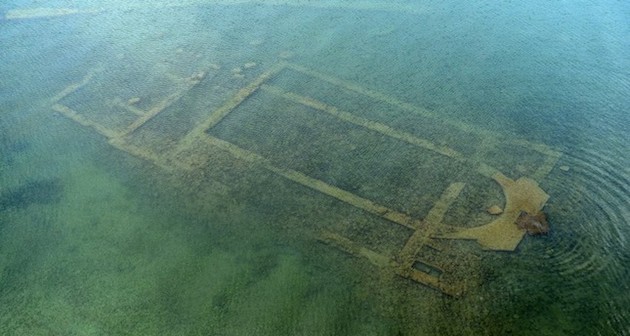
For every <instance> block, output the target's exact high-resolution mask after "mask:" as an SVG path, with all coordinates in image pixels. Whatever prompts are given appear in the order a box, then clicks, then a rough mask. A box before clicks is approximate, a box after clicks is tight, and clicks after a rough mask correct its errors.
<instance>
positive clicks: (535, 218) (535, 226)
mask: <svg viewBox="0 0 630 336" xmlns="http://www.w3.org/2000/svg"><path fill="white" fill-rule="evenodd" d="M516 225H517V226H518V227H519V228H521V229H525V231H527V233H528V234H530V235H540V234H546V233H547V232H549V224H548V223H547V216H546V215H545V213H544V212H542V211H541V212H539V213H537V214H535V215H531V214H529V213H528V212H526V211H521V213H520V214H519V216H518V218H517V219H516Z"/></svg>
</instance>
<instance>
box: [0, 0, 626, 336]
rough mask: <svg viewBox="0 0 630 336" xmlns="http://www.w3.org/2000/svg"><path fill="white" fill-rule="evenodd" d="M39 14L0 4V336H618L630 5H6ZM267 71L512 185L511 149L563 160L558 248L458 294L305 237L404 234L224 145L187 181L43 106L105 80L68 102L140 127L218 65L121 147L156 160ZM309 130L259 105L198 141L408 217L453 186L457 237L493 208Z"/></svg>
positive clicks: (265, 99)
mask: <svg viewBox="0 0 630 336" xmlns="http://www.w3.org/2000/svg"><path fill="white" fill-rule="evenodd" d="M71 6H80V7H71ZM38 7H44V6H43V5H41V4H40V3H37V2H30V1H11V2H8V3H3V4H2V5H0V12H2V13H3V15H4V19H2V20H0V78H1V80H0V331H1V332H0V333H1V334H3V335H119V334H120V335H355V334H356V335H509V334H512V335H628V334H630V331H629V329H628V327H627V325H629V324H630V314H629V313H628V308H627V307H628V306H630V295H629V294H628V293H629V291H628V289H629V288H628V283H627V281H626V280H625V279H627V277H628V275H630V274H629V271H628V270H630V248H629V245H628V244H629V241H628V237H629V235H630V227H629V218H630V210H629V207H628V204H630V169H629V168H628V167H630V156H629V155H628V148H630V135H629V134H630V129H629V128H628V126H627V125H630V114H628V113H627V111H628V109H629V108H630V95H628V94H627V92H629V91H630V45H629V44H628V41H630V39H629V37H630V25H629V24H628V22H630V7H629V6H628V5H627V4H625V3H623V2H619V1H600V2H595V3H594V2H586V1H575V2H572V3H564V2H553V3H549V2H547V1H534V2H531V1H530V2H527V3H500V4H499V3H495V2H481V3H479V2H476V3H471V2H464V1H462V2H458V1H447V2H444V1H441V2H437V1H436V2H422V3H419V2H403V1H400V2H387V3H382V2H371V1H363V2H354V1H351V2H333V1H325V2H324V1H322V2H317V1H311V2H293V3H283V2H281V1H277V2H273V3H272V2H270V1H248V2H243V3H240V4H234V3H229V2H227V1H223V2H213V1H191V2H188V3H184V4H182V5H178V6H167V5H165V4H161V3H160V2H159V1H156V2H142V3H140V2H139V3H136V4H134V5H128V4H120V3H117V2H115V1H102V2H98V3H96V2H85V3H83V4H81V5H76V4H68V3H65V2H61V1H60V2H50V3H49V4H47V5H46V6H45V7H48V8H73V9H77V10H80V11H82V12H79V13H76V14H72V15H61V16H56V15H55V16H51V15H42V16H38V17H33V13H35V12H26V11H22V12H19V10H25V9H32V8H38ZM16 10H17V11H16ZM16 13H18V14H19V13H26V14H29V13H30V14H31V17H30V18H11V15H15V14H16ZM38 13H43V14H46V13H47V14H51V13H53V12H51V11H50V10H48V11H40V12H38ZM280 60H284V61H289V62H291V63H294V64H298V65H300V66H303V67H307V68H309V69H313V70H315V71H317V72H318V73H324V74H327V75H330V76H331V77H335V78H338V79H340V80H342V81H345V82H351V83H355V84H357V85H360V86H361V87H363V88H368V89H369V90H372V91H377V92H380V93H382V94H383V95H385V96H387V97H394V98H395V99H397V100H400V101H404V102H406V103H409V104H412V105H413V106H416V107H419V108H422V109H426V111H430V112H431V113H432V115H433V116H434V117H433V118H432V119H427V118H425V117H422V116H418V115H415V114H413V113H410V112H409V111H406V110H404V109H396V108H392V107H391V105H387V104H383V102H382V101H375V100H374V99H369V98H366V97H365V96H364V95H356V94H355V95H352V94H350V93H348V92H346V91H344V90H343V89H340V87H339V86H336V85H332V84H330V83H323V82H322V81H321V79H320V80H318V79H316V78H313V77H312V76H308V75H304V74H299V73H295V72H294V73H292V72H291V71H284V72H282V73H280V74H279V75H278V76H277V77H275V78H274V79H273V80H270V81H269V84H273V85H276V86H278V87H281V88H283V89H285V90H291V91H293V92H297V93H300V94H304V95H307V96H311V97H316V98H318V99H321V100H324V101H326V102H327V103H328V104H331V105H334V106H337V107H339V108H342V109H345V110H348V111H351V112H353V113H358V114H359V115H360V116H362V117H365V118H367V119H369V120H376V121H379V122H382V123H385V124H388V125H391V126H392V127H394V128H396V129H401V130H404V131H405V132H409V133H412V134H415V135H417V136H419V137H423V138H426V139H429V140H431V141H432V142H433V143H436V144H441V145H448V146H451V147H452V148H455V149H456V150H457V151H459V152H461V153H463V154H464V155H465V156H467V157H472V156H475V155H480V156H479V157H478V158H477V159H478V160H481V161H483V162H486V163H488V164H492V165H493V166H495V167H497V168H498V169H500V170H501V171H502V172H504V173H505V174H507V175H508V176H510V177H512V178H517V177H519V176H521V175H525V176H527V175H531V174H532V173H533V172H534V171H535V167H536V166H537V165H538V164H540V160H542V159H541V158H540V157H539V156H537V154H535V153H533V154H532V152H531V151H527V150H525V149H523V148H519V147H518V146H513V145H511V143H510V142H509V141H507V140H506V141H503V140H504V139H520V140H526V141H529V142H535V143H542V144H545V145H546V146H549V147H550V148H553V150H556V151H558V152H559V153H561V156H560V158H559V160H558V162H557V163H556V164H555V165H554V166H553V168H552V169H551V170H550V172H549V174H545V176H544V177H542V178H541V179H540V180H539V183H540V186H541V187H542V188H543V189H544V190H545V191H546V192H547V193H548V194H549V195H550V199H549V201H548V202H547V205H546V207H545V212H546V213H547V214H548V218H549V222H550V225H551V228H552V231H551V233H550V234H549V235H547V236H544V237H529V236H527V237H525V239H524V240H523V241H522V242H521V243H520V245H519V247H518V249H517V250H516V251H515V252H511V253H504V252H483V251H481V250H479V248H478V247H477V246H475V245H474V244H470V245H467V248H469V249H472V251H473V253H474V254H475V255H478V256H479V262H478V263H476V264H475V266H474V267H473V268H472V269H471V278H472V277H473V274H474V277H475V279H476V280H475V282H474V284H475V285H474V286H472V287H471V288H470V289H469V291H468V292H467V293H466V295H464V296H462V297H461V298H452V297H449V296H446V295H443V294H441V293H439V292H438V291H435V290H432V289H429V288H427V287H425V286H422V285H420V284H418V283H415V282H412V281H409V280H407V279H404V278H401V277H398V276H396V275H395V274H393V273H392V272H389V271H387V270H381V269H379V268H378V267H375V266H373V265H372V264H370V263H368V262H366V260H364V259H361V258H355V257H353V256H351V255H348V254H346V253H343V252H340V251H339V250H338V249H335V248H333V247H332V246H329V245H326V244H322V243H321V242H320V241H319V240H318V232H321V230H334V231H336V232H341V233H343V234H344V235H348V236H354V237H362V243H365V244H366V246H368V247H370V248H372V249H374V250H376V251H377V252H379V253H382V254H385V255H391V254H395V253H396V251H398V250H399V249H400V246H401V244H402V243H404V241H405V240H406V238H408V234H409V232H408V231H406V229H404V228H403V229H401V228H399V227H397V226H396V225H392V223H388V222H387V221H385V220H383V219H381V218H380V217H378V216H374V215H372V214H369V213H367V212H365V211H362V210H360V209H357V208H355V207H352V206H350V205H348V204H347V203H343V202H340V201H338V200H336V199H335V198H332V197H330V196H327V195H325V194H322V193H321V192H318V191H315V190H313V189H311V188H307V187H305V186H304V185H301V184H300V183H295V181H291V180H290V179H287V178H284V177H282V176H281V175H279V174H277V173H274V172H273V171H270V170H269V169H263V168H264V167H263V168H261V166H260V165H256V164H252V163H248V162H247V160H239V159H235V158H234V157H233V156H232V155H230V154H228V153H226V152H225V151H221V150H216V149H215V150H213V149H208V150H207V151H206V152H203V153H202V154H203V155H201V156H200V157H202V156H203V158H204V159H205V160H207V161H200V162H203V164H201V165H200V166H196V167H197V168H196V169H193V170H191V171H184V172H182V171H180V170H175V171H169V170H168V169H163V168H161V167H158V166H156V165H154V164H153V163H151V162H150V161H147V160H144V159H142V158H139V157H137V156H134V155H130V154H129V153H126V152H124V151H121V150H119V149H117V148H115V147H113V146H111V145H110V144H108V142H107V139H106V138H105V137H103V136H102V135H100V134H98V133H97V132H95V131H94V130H93V129H91V128H89V127H84V126H81V125H79V124H77V123H76V122H74V121H72V120H70V119H68V118H66V117H64V116H62V115H61V114H59V113H57V112H55V111H53V109H52V108H51V106H52V105H53V103H54V102H53V101H51V100H52V99H54V97H55V96H56V95H57V94H58V93H59V92H61V91H62V90H64V89H65V88H66V87H68V86H69V85H72V84H74V83H77V82H80V81H81V79H82V78H84V77H85V76H86V74H88V73H90V72H93V73H94V74H95V75H94V77H93V79H92V80H90V82H89V83H88V84H86V85H85V86H83V87H81V88H80V89H78V90H77V91H75V92H73V93H72V94H70V95H68V96H67V97H64V98H63V99H62V100H61V101H60V103H63V104H66V105H68V106H70V107H72V108H74V109H75V110H77V111H80V112H81V113H83V114H84V115H85V116H88V117H89V118H92V120H96V121H98V122H100V123H102V124H106V125H111V126H112V127H114V128H116V127H119V126H117V125H118V123H121V125H123V126H124V125H125V123H126V122H127V119H124V120H122V119H119V118H118V117H119V116H120V113H119V112H120V111H119V110H117V108H116V106H117V105H116V104H115V102H114V100H113V98H116V97H118V98H120V99H122V100H127V99H129V98H132V97H140V98H141V100H140V102H139V103H138V104H137V107H138V108H141V109H149V108H150V107H151V106H154V104H156V103H158V102H159V101H160V97H165V96H168V95H169V94H171V93H173V90H176V89H177V88H178V87H179V85H181V81H178V79H177V78H184V77H188V76H191V75H193V74H195V73H196V72H197V71H200V70H204V71H206V75H205V77H204V79H203V80H202V81H201V82H200V83H199V84H198V85H197V86H195V87H194V88H192V89H191V90H190V91H187V93H186V94H185V95H184V96H183V97H182V98H181V99H180V100H178V101H177V102H176V103H174V104H173V105H172V106H171V107H169V108H167V109H165V110H164V112H162V113H160V114H159V115H158V116H156V117H155V118H154V119H152V120H151V121H150V122H148V123H147V124H146V125H144V126H142V128H139V129H138V130H137V131H136V132H134V134H133V137H131V138H130V139H129V142H130V143H132V144H134V145H137V146H140V147H142V148H146V149H147V150H148V151H150V152H151V153H156V155H158V156H159V155H162V154H164V153H170V151H171V150H174V148H176V147H177V144H178V143H180V141H181V140H182V139H183V138H184V137H185V135H186V134H187V132H188V131H190V130H191V129H192V128H194V126H195V125H196V124H198V123H199V122H201V121H202V120H204V119H205V118H206V117H207V116H208V113H209V112H208V111H212V110H215V109H216V108H218V107H219V106H221V105H222V104H223V103H224V102H225V101H226V100H228V99H229V98H230V97H232V96H233V95H234V94H235V93H236V92H237V91H238V90H239V89H241V88H242V87H244V86H245V85H247V83H249V82H251V81H252V80H254V79H255V78H256V77H257V76H258V75H260V74H262V73H263V72H264V71H265V70H266V69H269V68H271V67H272V66H273V65H274V64H276V63H277V62H278V61H280ZM249 62H255V63H256V64H255V65H254V66H251V67H249V66H245V64H247V63H249ZM236 68H240V71H236V70H235V69H236ZM95 69H96V70H95ZM327 99H330V100H327ZM311 112H313V111H312V110H309V109H307V108H304V107H303V106H300V104H296V103H295V102H289V101H287V100H286V99H280V98H277V97H275V98H274V97H273V95H271V94H268V93H264V92H259V93H255V94H254V95H252V96H251V98H248V99H247V100H246V101H245V102H244V103H243V104H242V105H240V106H239V107H238V108H236V109H235V110H234V111H233V112H232V113H230V115H229V116H228V117H226V119H225V120H223V121H222V122H221V123H219V124H218V125H217V127H215V128H212V129H211V130H210V131H208V132H207V133H208V134H210V135H212V136H216V137H218V138H220V139H223V140H226V141H230V142H232V143H235V144H237V145H238V146H240V147H242V148H245V149H247V150H250V151H252V152H254V153H257V154H259V155H262V156H264V157H266V158H268V159H269V160H271V162H272V163H273V164H274V165H276V166H282V167H285V168H290V169H293V170H295V171H299V172H303V173H304V174H307V175H308V176H312V177H315V178H317V179H320V180H322V181H325V182H326V183H329V184H331V185H334V186H337V187H339V188H342V189H344V190H348V191H351V192H353V193H354V194H357V195H360V196H362V197H365V198H369V199H374V200H376V201H378V202H380V203H383V204H385V205H387V206H389V207H392V208H395V209H397V210H399V211H402V212H405V213H409V214H411V215H412V216H414V217H417V218H422V217H424V216H426V214H427V212H428V211H429V209H430V207H431V205H432V204H433V203H434V202H435V201H436V200H437V199H438V198H439V196H440V193H441V192H442V191H443V190H444V188H445V187H446V186H448V184H449V183H451V182H453V181H454V179H455V180H456V179H460V180H463V181H465V182H466V183H467V189H464V191H463V194H462V195H463V196H462V197H460V198H459V199H458V200H457V201H456V202H455V203H454V204H453V206H452V207H453V210H452V211H450V212H448V213H447V214H446V215H445V220H446V221H449V223H453V224H457V225H466V224H467V223H468V224H470V223H477V224H479V223H483V222H485V221H487V220H488V219H489V217H488V215H486V214H485V213H484V211H483V209H484V207H485V206H487V205H489V203H488V202H490V203H492V202H498V203H500V202H501V201H502V199H501V194H500V190H498V189H497V188H496V186H493V185H492V182H491V181H486V180H485V179H483V178H480V176H479V175H478V174H476V173H475V172H474V171H472V172H471V170H470V169H469V168H470V167H469V166H468V164H467V163H466V162H464V163H461V162H452V160H447V159H445V158H444V157H442V156H439V155H435V154H434V153H430V152H428V151H426V150H422V149H418V148H416V147H411V146H408V145H405V144H401V143H400V142H399V141H396V140H391V139H385V138H383V137H381V136H377V135H375V133H374V132H372V131H366V130H364V129H361V128H360V127H357V126H356V125H349V124H348V123H343V122H339V121H338V120H336V119H334V118H332V117H330V116H326V115H323V116H322V115H314V114H313V113H311ZM129 120H133V118H131V119H129ZM453 125H465V126H466V127H470V129H473V130H483V131H482V132H477V133H475V132H473V133H469V132H466V131H462V129H461V128H457V127H453ZM123 126H121V127H123ZM471 134H472V135H471ZM488 137H490V138H491V139H490V140H488ZM495 137H496V138H495ZM497 139H499V140H497ZM502 139H503V140H502ZM484 146H486V147H484ZM479 148H485V149H484V151H483V153H485V154H478V153H479ZM348 153H350V154H348ZM184 154H186V152H184ZM188 154H189V155H184V157H183V158H182V160H183V161H185V162H188V161H190V162H195V160H196V159H197V158H196V157H194V156H193V157H191V155H190V153H188ZM560 168H563V169H560ZM565 168H567V169H565ZM487 190H490V191H487ZM471 282H472V281H471Z"/></svg>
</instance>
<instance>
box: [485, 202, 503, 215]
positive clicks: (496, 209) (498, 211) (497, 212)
mask: <svg viewBox="0 0 630 336" xmlns="http://www.w3.org/2000/svg"><path fill="white" fill-rule="evenodd" d="M486 212H488V213H489V214H491V215H500V214H502V213H503V209H501V207H500V206H498V205H496V204H495V205H493V206H491V207H489V208H488V209H486Z"/></svg>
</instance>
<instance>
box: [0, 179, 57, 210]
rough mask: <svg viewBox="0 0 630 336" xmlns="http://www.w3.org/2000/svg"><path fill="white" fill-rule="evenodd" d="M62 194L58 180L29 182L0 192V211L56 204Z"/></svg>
mask: <svg viewBox="0 0 630 336" xmlns="http://www.w3.org/2000/svg"><path fill="white" fill-rule="evenodd" d="M62 194H63V184H62V183H61V181H60V179H58V178H52V179H44V180H36V181H29V182H27V183H25V184H23V185H21V186H19V187H16V188H13V189H9V190H7V191H2V190H0V211H4V210H6V209H8V208H20V209H22V208H27V207H29V206H30V205H32V204H52V203H56V202H58V201H59V199H61V195H62Z"/></svg>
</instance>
